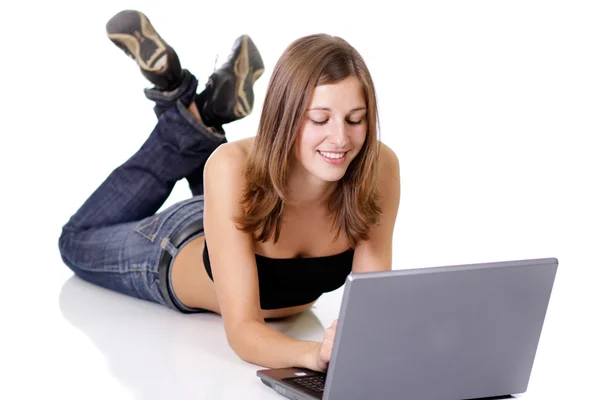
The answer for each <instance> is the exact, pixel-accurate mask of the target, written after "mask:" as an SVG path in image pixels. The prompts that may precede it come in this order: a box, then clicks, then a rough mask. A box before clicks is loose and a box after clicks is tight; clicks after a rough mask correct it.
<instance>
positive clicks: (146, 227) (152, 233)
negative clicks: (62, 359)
mask: <svg viewBox="0 0 600 400" xmlns="http://www.w3.org/2000/svg"><path fill="white" fill-rule="evenodd" d="M160 219H161V214H157V215H154V216H152V217H148V218H144V219H143V220H141V221H140V222H139V223H138V224H137V225H136V227H135V229H134V231H135V232H137V233H139V234H140V235H142V236H143V237H145V238H146V239H148V240H149V241H150V242H152V243H154V240H155V239H156V232H158V227H159V225H160Z"/></svg>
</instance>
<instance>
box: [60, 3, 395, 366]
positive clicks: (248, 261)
mask: <svg viewBox="0 0 600 400" xmlns="http://www.w3.org/2000/svg"><path fill="white" fill-rule="evenodd" d="M107 32H108V35H109V38H110V39H111V40H112V41H113V42H114V43H115V44H117V45H118V46H119V47H121V48H122V49H123V50H124V51H125V52H126V53H127V54H129V55H130V56H132V57H133V58H134V59H135V60H136V62H137V63H138V65H139V67H140V69H141V71H142V73H143V74H144V76H146V77H147V78H148V79H149V80H150V81H151V82H152V83H154V85H155V87H154V88H152V89H147V90H146V92H145V93H146V96H147V97H148V98H149V99H152V100H154V102H155V112H156V114H157V116H158V123H157V125H156V127H155V129H154V130H153V132H152V133H151V134H150V137H149V138H148V139H147V141H146V142H145V143H144V144H143V145H142V147H141V148H140V149H139V150H138V151H137V152H136V153H135V154H134V155H133V156H132V157H131V158H130V159H129V160H127V161H126V162H125V163H124V164H123V165H121V166H119V167H118V168H116V169H115V170H114V171H113V172H112V173H111V174H110V176H109V177H108V178H107V179H106V180H105V181H104V183H102V184H101V185H100V187H99V188H98V189H97V190H96V191H95V192H94V193H93V194H92V195H91V196H90V198H89V199H88V200H87V201H86V202H85V203H84V204H83V206H82V207H81V208H80V209H79V210H78V211H77V212H76V213H75V214H74V215H73V217H72V218H71V219H70V220H69V221H68V223H67V224H66V225H65V226H64V227H63V232H62V235H61V237H60V240H59V247H60V251H61V255H62V258H63V260H64V262H65V263H66V264H67V265H68V266H69V267H70V268H71V269H72V270H73V271H74V272H75V273H76V274H77V275H79V276H80V277H82V278H83V279H86V280H88V281H90V282H93V283H95V284H98V285H101V286H104V287H106V288H109V289H112V290H116V291H119V292H121V293H125V294H128V295H131V296H135V297H137V298H141V299H145V300H149V301H154V302H157V303H160V304H163V305H166V306H169V307H171V308H173V309H175V310H178V311H181V312H184V313H193V312H214V313H218V314H220V315H221V316H222V318H223V321H224V325H225V331H226V335H227V339H228V341H229V344H230V345H231V347H232V348H233V350H234V351H235V352H236V353H237V354H238V355H239V356H240V357H241V358H243V359H244V360H246V361H248V362H251V363H255V364H258V365H261V366H264V367H273V368H277V367H288V366H296V367H305V368H309V369H313V370H317V371H324V370H326V369H327V365H328V362H329V359H330V357H331V349H332V344H333V337H334V334H335V326H336V324H335V321H334V323H333V324H332V326H331V327H329V328H328V329H326V331H325V337H324V339H323V341H322V342H309V341H301V340H295V339H292V338H290V337H287V336H286V335H284V334H282V333H280V332H278V331H276V330H274V329H272V328H270V327H268V326H267V325H266V324H265V319H269V318H279V317H285V316H289V315H293V314H296V313H299V312H302V311H304V310H306V309H308V308H310V307H311V306H312V304H313V303H314V302H315V301H316V300H317V299H318V298H319V296H320V295H321V294H323V293H325V292H328V291H332V290H335V289H337V288H339V287H341V286H342V285H343V284H344V281H345V278H346V276H347V275H348V274H349V273H350V272H354V273H357V272H367V271H380V270H389V269H391V267H392V234H393V230H394V224H395V220H396V215H397V211H398V204H399V196H400V183H399V166H398V159H397V157H396V156H395V154H394V153H393V151H392V150H391V149H389V148H388V147H387V146H385V145H384V144H382V143H381V142H379V140H378V138H377V132H378V125H377V122H378V121H377V102H376V98H375V90H374V87H373V82H372V79H371V76H370V74H369V71H368V69H367V67H366V65H365V63H364V61H363V59H362V57H361V56H360V55H359V53H358V52H357V51H356V50H355V49H354V48H353V47H352V46H350V45H349V44H348V43H347V42H346V41H344V40H343V39H340V38H337V37H332V36H329V35H311V36H307V37H303V38H300V39H298V40H296V41H294V42H293V43H292V44H291V45H290V46H289V47H288V48H287V49H286V50H285V51H284V53H283V55H282V56H281V58H280V59H279V61H278V62H277V65H276V66H275V69H274V72H273V74H272V77H271V80H270V82H269V86H268V90H267V94H266V98H265V101H264V107H263V110H262V114H261V119H260V124H259V128H258V133H257V135H256V136H255V137H252V138H248V139H244V140H240V141H237V142H232V143H227V141H226V139H225V136H224V131H223V125H224V124H226V123H229V122H233V121H235V120H238V119H240V118H243V117H244V116H246V115H248V114H249V113H250V112H251V111H252V107H253V102H254V96H253V92H252V86H253V83H254V82H255V81H256V79H258V78H259V77H260V75H261V74H262V72H263V69H264V68H263V62H262V60H261V57H260V54H259V52H258V50H257V49H256V47H255V46H254V44H253V43H252V41H251V40H250V38H249V37H248V36H242V37H240V38H239V39H238V40H237V41H236V42H235V44H234V46H233V50H232V53H231V55H230V57H229V59H228V60H227V61H226V62H225V64H224V65H223V66H222V67H221V68H220V69H219V70H217V71H215V72H214V73H213V74H212V75H211V77H210V78H209V80H208V83H207V85H206V87H205V88H204V90H203V91H202V92H201V93H199V94H196V89H197V80H196V78H195V77H194V76H193V75H192V74H191V73H190V72H189V71H187V70H182V69H181V67H180V65H179V60H178V57H177V55H176V53H175V52H174V51H173V49H172V48H171V47H170V46H169V45H168V44H167V43H166V42H165V41H164V40H163V39H162V38H161V37H160V35H158V34H157V33H156V31H155V30H154V29H153V27H152V25H151V24H150V22H149V21H148V19H147V18H146V17H145V16H144V15H143V14H142V13H140V12H138V11H130V10H128V11H123V12H121V13H119V14H117V15H115V16H114V17H113V18H112V19H111V20H110V21H109V22H108V24H107ZM184 178H185V179H187V181H188V183H189V185H190V189H191V192H192V195H193V197H192V198H190V199H188V200H185V201H181V202H179V203H177V204H174V205H173V206H171V207H169V208H167V209H165V210H164V211H162V212H160V213H157V210H158V209H159V208H160V207H161V206H162V204H163V203H164V201H165V200H166V199H167V197H168V196H169V194H170V192H171V190H172V188H173V186H174V185H175V183H176V182H177V181H178V180H180V179H184ZM199 334H201V333H199Z"/></svg>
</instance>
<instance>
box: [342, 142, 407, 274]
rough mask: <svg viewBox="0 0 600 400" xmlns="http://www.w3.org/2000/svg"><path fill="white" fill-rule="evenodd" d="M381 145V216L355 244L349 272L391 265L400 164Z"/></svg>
mask: <svg viewBox="0 0 600 400" xmlns="http://www.w3.org/2000/svg"><path fill="white" fill-rule="evenodd" d="M380 146H381V147H380V153H379V154H380V155H379V171H378V182H377V187H378V190H379V194H380V196H381V209H382V214H381V219H380V221H379V225H377V226H375V227H373V228H372V229H371V231H370V232H369V236H370V238H369V240H367V241H363V242H361V243H359V245H358V246H357V247H356V249H355V251H354V259H353V263H352V272H371V271H385V270H388V271H389V270H391V269H392V245H393V242H392V236H393V234H394V226H395V224H396V216H397V215H398V206H399V204H400V166H399V162H398V157H397V156H396V154H395V153H394V151H393V150H392V149H390V148H389V147H387V146H386V145H384V144H383V143H380Z"/></svg>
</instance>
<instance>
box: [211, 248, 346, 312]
mask: <svg viewBox="0 0 600 400" xmlns="http://www.w3.org/2000/svg"><path fill="white" fill-rule="evenodd" d="M353 256H354V249H348V250H346V251H345V252H343V253H340V254H336V255H333V256H325V257H311V258H268V257H263V256H259V255H258V254H257V255H256V267H257V269H258V285H259V290H260V306H261V308H262V309H263V310H274V309H278V308H285V307H293V306H300V305H303V304H308V303H311V302H313V301H315V300H317V299H318V298H319V297H320V296H321V295H322V294H323V293H326V292H331V291H333V290H335V289H337V288H339V287H341V286H342V285H343V284H344V282H345V281H346V277H347V276H348V275H349V274H350V272H351V271H352V258H353ZM202 258H203V260H204V266H205V268H206V272H207V273H208V276H209V277H210V279H211V280H213V276H212V269H211V267H210V257H209V254H208V246H207V245H206V243H205V244H204V253H203V256H202ZM213 281H214V280H213Z"/></svg>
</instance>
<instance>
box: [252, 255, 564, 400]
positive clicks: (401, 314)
mask: <svg viewBox="0 0 600 400" xmlns="http://www.w3.org/2000/svg"><path fill="white" fill-rule="evenodd" d="M557 268H558V260H557V259H556V258H547V259H535V260H521V261H508V262H497V263H484V264H471V265H457V266H447V267H435V268H421V269H411V270H393V271H386V272H371V273H362V274H351V275H349V276H348V278H347V280H346V286H345V288H344V293H343V299H342V306H341V310H340V315H339V320H338V327H337V331H336V336H335V339H334V347H333V352H332V357H331V362H330V364H329V369H328V371H327V374H326V375H325V374H322V373H316V372H313V371H310V370H307V369H298V368H284V369H263V370H259V371H257V375H258V377H259V378H260V379H261V380H262V381H263V382H264V383H265V384H266V385H267V386H269V387H271V388H273V389H274V390H275V391H276V392H277V393H280V394H282V395H283V396H285V397H288V398H290V399H295V400H299V399H323V400H368V399H376V400H388V399H389V400H398V399H409V400H421V399H423V400H436V399H443V400H460V399H476V398H490V397H491V398H504V397H508V398H510V397H511V396H510V395H512V394H517V393H523V392H525V391H526V390H527V385H528V382H529V377H530V374H531V370H532V367H533V361H534V357H535V353H536V350H537V346H538V342H539V338H540V334H541V331H542V325H543V323H544V319H545V316H546V310H547V307H548V302H549V300H550V293H551V291H552V287H553V284H554V277H555V275H556V271H557Z"/></svg>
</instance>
